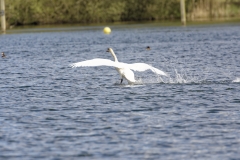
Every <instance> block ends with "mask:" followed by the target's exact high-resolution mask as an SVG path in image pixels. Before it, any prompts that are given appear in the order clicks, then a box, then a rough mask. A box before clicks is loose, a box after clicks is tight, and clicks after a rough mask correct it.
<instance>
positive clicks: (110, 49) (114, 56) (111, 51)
mask: <svg viewBox="0 0 240 160" xmlns="http://www.w3.org/2000/svg"><path fill="white" fill-rule="evenodd" d="M107 52H110V53H111V54H112V56H113V58H114V60H115V62H118V59H117V56H116V55H115V53H114V52H113V50H112V48H108V49H107Z"/></svg>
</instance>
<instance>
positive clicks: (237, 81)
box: [232, 77, 240, 83]
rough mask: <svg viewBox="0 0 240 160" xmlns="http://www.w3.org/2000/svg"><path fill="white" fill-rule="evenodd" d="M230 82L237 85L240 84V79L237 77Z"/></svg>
mask: <svg viewBox="0 0 240 160" xmlns="http://www.w3.org/2000/svg"><path fill="white" fill-rule="evenodd" d="M232 82H233V83H239V82H240V77H237V78H236V79H234V80H233V81H232Z"/></svg>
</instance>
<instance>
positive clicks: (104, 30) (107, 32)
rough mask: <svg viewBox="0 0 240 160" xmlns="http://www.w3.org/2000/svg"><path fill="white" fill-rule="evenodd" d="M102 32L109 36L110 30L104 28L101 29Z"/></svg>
mask: <svg viewBox="0 0 240 160" xmlns="http://www.w3.org/2000/svg"><path fill="white" fill-rule="evenodd" d="M103 32H104V33H105V34H110V33H111V29H110V28H109V27H105V28H104V29H103Z"/></svg>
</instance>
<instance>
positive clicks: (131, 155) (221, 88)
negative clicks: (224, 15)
mask: <svg viewBox="0 0 240 160" xmlns="http://www.w3.org/2000/svg"><path fill="white" fill-rule="evenodd" d="M103 27H104V26H96V27H90V28H87V27H81V26H79V27H76V26H75V27H67V28H53V29H13V30H9V31H8V32H7V34H2V35H0V51H1V52H5V54H6V58H2V57H0V159H16V160H19V159H20V160H21V159H22V160H28V159H29V160H30V159H49V160H57V159H81V158H83V159H104V160H106V159H111V160H112V159H135V160H139V159H164V160H166V159H184V160H186V159H204V160H207V159H209V160H219V159H222V160H237V159H239V157H240V96H239V95H240V48H239V46H240V28H239V24H218V25H201V26H187V27H182V26H175V27H163V26H157V25H154V26H152V25H149V24H144V25H141V24H139V25H115V26H110V27H111V29H112V33H111V34H109V35H105V34H104V33H103V32H102V29H103ZM147 46H150V47H151V50H146V49H145V48H146V47H147ZM109 47H111V48H113V50H114V51H115V53H116V55H117V56H118V59H119V61H122V62H126V63H136V62H144V63H147V64H150V65H152V66H154V67H156V68H159V69H161V70H162V71H164V72H166V73H168V74H169V75H170V77H168V78H166V77H159V76H156V75H155V74H154V73H151V72H150V71H146V72H144V73H138V72H136V73H135V76H136V78H137V79H138V80H139V81H141V84H138V85H128V84H127V82H126V81H125V80H124V81H123V84H120V77H119V75H118V73H117V72H116V70H115V69H114V68H111V67H104V66H103V67H86V68H71V67H69V64H71V63H75V62H79V61H84V60H88V59H93V58H105V59H113V58H112V57H111V55H110V54H109V53H108V52H106V50H107V48H109Z"/></svg>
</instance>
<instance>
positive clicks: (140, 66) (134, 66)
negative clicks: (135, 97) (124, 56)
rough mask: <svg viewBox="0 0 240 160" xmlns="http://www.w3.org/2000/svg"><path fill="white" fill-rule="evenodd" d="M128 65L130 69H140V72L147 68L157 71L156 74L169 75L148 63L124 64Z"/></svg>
mask: <svg viewBox="0 0 240 160" xmlns="http://www.w3.org/2000/svg"><path fill="white" fill-rule="evenodd" d="M124 65H126V66H127V67H128V68H129V69H131V70H134V71H138V72H143V71H146V70H148V69H149V70H151V71H152V72H154V73H156V74H160V75H163V76H168V75H167V74H166V73H164V72H163V71H161V70H159V69H157V68H154V67H152V66H150V65H148V64H146V63H133V64H126V63H125V64H124Z"/></svg>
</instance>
